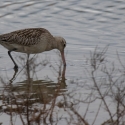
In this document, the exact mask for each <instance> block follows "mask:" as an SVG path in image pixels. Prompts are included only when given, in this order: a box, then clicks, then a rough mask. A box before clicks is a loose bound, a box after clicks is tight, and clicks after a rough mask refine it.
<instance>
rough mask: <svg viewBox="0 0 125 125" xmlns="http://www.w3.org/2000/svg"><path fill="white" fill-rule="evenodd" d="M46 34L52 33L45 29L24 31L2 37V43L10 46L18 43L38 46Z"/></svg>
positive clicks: (0, 37)
mask: <svg viewBox="0 0 125 125" xmlns="http://www.w3.org/2000/svg"><path fill="white" fill-rule="evenodd" d="M46 33H48V34H50V32H49V31H48V30H46V29H44V28H29V29H22V30H17V31H14V32H11V33H7V34H3V35H0V40H1V42H7V43H10V44H13V43H17V44H20V45H24V46H29V45H35V44H38V42H40V36H41V35H43V34H46Z"/></svg>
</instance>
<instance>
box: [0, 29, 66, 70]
mask: <svg viewBox="0 0 125 125" xmlns="http://www.w3.org/2000/svg"><path fill="white" fill-rule="evenodd" d="M0 44H1V45H2V46H4V47H5V48H7V49H8V50H9V51H8V54H9V56H10V58H11V59H12V61H13V62H14V64H15V67H16V68H17V67H18V66H17V64H16V63H15V61H14V59H13V58H12V56H11V54H10V53H11V51H15V52H22V53H27V54H28V55H29V54H35V53H41V52H44V51H49V50H52V49H58V50H59V51H60V53H61V56H62V60H63V63H64V65H66V62H65V57H64V48H65V46H66V41H65V39H64V38H62V37H54V36H53V35H51V33H50V32H49V31H48V30H46V29H44V28H29V29H21V30H17V31H13V32H10V33H6V34H2V35H0Z"/></svg>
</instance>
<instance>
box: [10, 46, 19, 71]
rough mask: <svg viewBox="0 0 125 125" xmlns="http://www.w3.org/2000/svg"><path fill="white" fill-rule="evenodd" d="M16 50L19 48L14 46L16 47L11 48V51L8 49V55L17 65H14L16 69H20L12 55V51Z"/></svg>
mask: <svg viewBox="0 0 125 125" xmlns="http://www.w3.org/2000/svg"><path fill="white" fill-rule="evenodd" d="M15 50H17V49H16V48H14V49H12V50H9V51H8V55H9V56H10V58H11V60H12V61H13V63H14V65H15V66H14V69H15V70H17V69H18V65H17V64H16V62H15V61H14V59H13V57H12V56H11V52H12V51H15Z"/></svg>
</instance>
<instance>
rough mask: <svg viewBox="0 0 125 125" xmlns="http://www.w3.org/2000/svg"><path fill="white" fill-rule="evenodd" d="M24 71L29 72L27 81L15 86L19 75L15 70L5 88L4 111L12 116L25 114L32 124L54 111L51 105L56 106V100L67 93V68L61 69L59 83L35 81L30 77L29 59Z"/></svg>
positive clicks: (3, 95)
mask: <svg viewBox="0 0 125 125" xmlns="http://www.w3.org/2000/svg"><path fill="white" fill-rule="evenodd" d="M24 69H26V71H27V74H26V75H27V79H26V80H24V81H21V82H18V83H17V84H16V85H15V84H13V83H14V81H15V79H16V77H17V75H18V71H17V70H15V72H14V74H13V77H12V79H11V80H10V83H9V84H8V85H7V86H4V90H3V93H2V95H1V97H2V98H1V101H2V102H3V104H2V105H6V108H5V107H4V110H3V111H4V112H5V113H7V114H10V115H12V112H15V113H17V114H19V115H22V113H23V115H25V116H26V117H27V119H28V120H27V121H30V122H31V121H36V119H37V120H38V117H39V116H41V115H42V114H46V115H47V113H48V111H49V110H52V109H51V104H54V106H55V105H56V104H55V101H53V100H56V98H57V97H58V96H61V95H63V94H64V93H65V92H66V91H67V90H66V82H65V71H66V67H65V66H64V67H63V69H62V70H61V67H59V71H58V77H57V82H53V81H47V80H33V78H31V77H30V70H29V69H30V67H29V59H28V60H27V64H26V68H24ZM2 105H1V108H2ZM9 105H10V107H9ZM47 105H49V106H50V108H49V109H47V108H46V106H47ZM13 106H14V108H13ZM38 107H39V108H38ZM36 112H39V115H38V116H37V117H35V116H34V114H35V113H36Z"/></svg>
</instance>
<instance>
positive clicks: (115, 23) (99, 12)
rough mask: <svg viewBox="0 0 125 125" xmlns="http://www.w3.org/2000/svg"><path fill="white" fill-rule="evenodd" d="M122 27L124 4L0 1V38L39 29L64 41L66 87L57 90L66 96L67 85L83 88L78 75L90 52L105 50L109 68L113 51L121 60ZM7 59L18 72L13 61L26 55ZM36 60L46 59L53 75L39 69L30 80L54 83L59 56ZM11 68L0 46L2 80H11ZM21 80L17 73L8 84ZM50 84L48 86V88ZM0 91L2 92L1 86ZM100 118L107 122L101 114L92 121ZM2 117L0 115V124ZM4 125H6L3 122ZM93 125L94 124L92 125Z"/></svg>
mask: <svg viewBox="0 0 125 125" xmlns="http://www.w3.org/2000/svg"><path fill="white" fill-rule="evenodd" d="M124 24H125V1H124V0H91V1H88V0H84V1H83V0H68V1H57V0H52V1H51V0H47V1H45V0H42V1H41V0H36V1H35V0H22V1H16V0H8V1H6V0H1V1H0V34H3V33H8V32H11V31H14V30H18V29H23V28H30V27H43V28H46V29H48V30H49V31H50V32H51V33H52V34H53V35H54V36H63V37H64V38H65V39H66V41H67V46H66V49H65V53H66V62H67V67H66V73H65V78H66V80H65V84H66V85H64V86H65V87H62V89H66V91H70V90H71V89H72V88H74V87H76V86H75V85H74V84H71V81H76V82H81V83H82V81H83V80H84V79H85V76H84V72H83V70H84V68H85V67H86V68H87V67H88V65H87V64H86V61H85V59H86V57H89V56H90V51H93V50H94V48H95V47H96V46H97V45H98V46H99V47H100V48H104V47H105V46H106V45H109V48H108V52H107V58H108V61H109V63H110V62H113V61H116V60H117V54H116V51H118V53H119V55H120V58H121V59H123V60H124V55H125V47H124V46H125V43H124V42H125V25H124ZM12 55H13V56H14V57H15V59H17V62H18V64H19V67H20V68H19V70H21V68H22V63H23V62H20V60H19V59H18V56H19V55H20V56H22V55H23V57H25V55H24V54H19V53H14V52H13V54H12ZM31 57H33V55H32V56H31ZM36 57H37V58H36V60H37V62H42V61H43V60H44V59H47V61H49V62H51V64H52V65H53V66H54V67H55V70H54V69H53V68H52V66H50V65H45V66H42V67H40V69H39V68H37V71H38V72H37V73H36V76H37V77H36V76H35V78H34V79H35V80H36V79H37V80H48V81H53V82H56V81H58V78H57V76H58V66H57V65H56V64H59V56H58V53H56V51H54V50H52V51H51V52H44V53H41V54H38V56H36ZM116 66H117V67H118V66H119V63H116ZM12 68H13V63H12V61H11V60H10V58H9V56H8V54H7V50H6V49H5V48H4V47H3V46H0V74H1V76H2V77H3V78H6V77H7V79H9V80H10V79H12V78H13V74H14V71H13V69H12ZM56 70H57V72H56ZM23 75H24V72H21V71H20V73H18V76H17V77H16V79H15V81H14V83H13V84H15V85H17V84H18V83H17V82H21V81H23V80H25V79H26V78H25V77H24V76H23ZM6 81H7V80H6ZM50 83H51V82H49V83H48V84H49V85H50ZM53 84H54V83H53ZM53 84H52V85H53ZM0 86H1V87H2V84H1V85H0ZM50 86H51V85H50ZM1 91H2V89H1ZM83 93H84V92H83ZM83 96H84V95H83ZM97 103H98V102H97ZM95 105H96V104H95ZM81 107H83V106H81ZM95 107H96V106H95ZM83 110H84V108H83ZM91 111H92V112H91ZM91 111H90V112H89V115H88V116H89V117H87V119H88V121H89V122H90V123H91V122H92V121H93V114H94V113H95V112H94V109H93V108H92V109H91ZM93 112H94V113H93ZM102 112H103V111H102ZM4 117H5V116H4ZM102 117H103V118H104V119H105V120H106V119H107V116H106V114H105V113H102V116H101V118H100V117H99V119H98V120H97V123H98V124H100V123H101V120H102ZM2 118H3V117H2V116H1V118H0V119H2ZM0 121H1V120H0ZM8 121H9V120H8ZM3 123H5V124H6V123H7V122H6V121H5V120H3ZM97 123H95V124H96V125H97Z"/></svg>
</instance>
